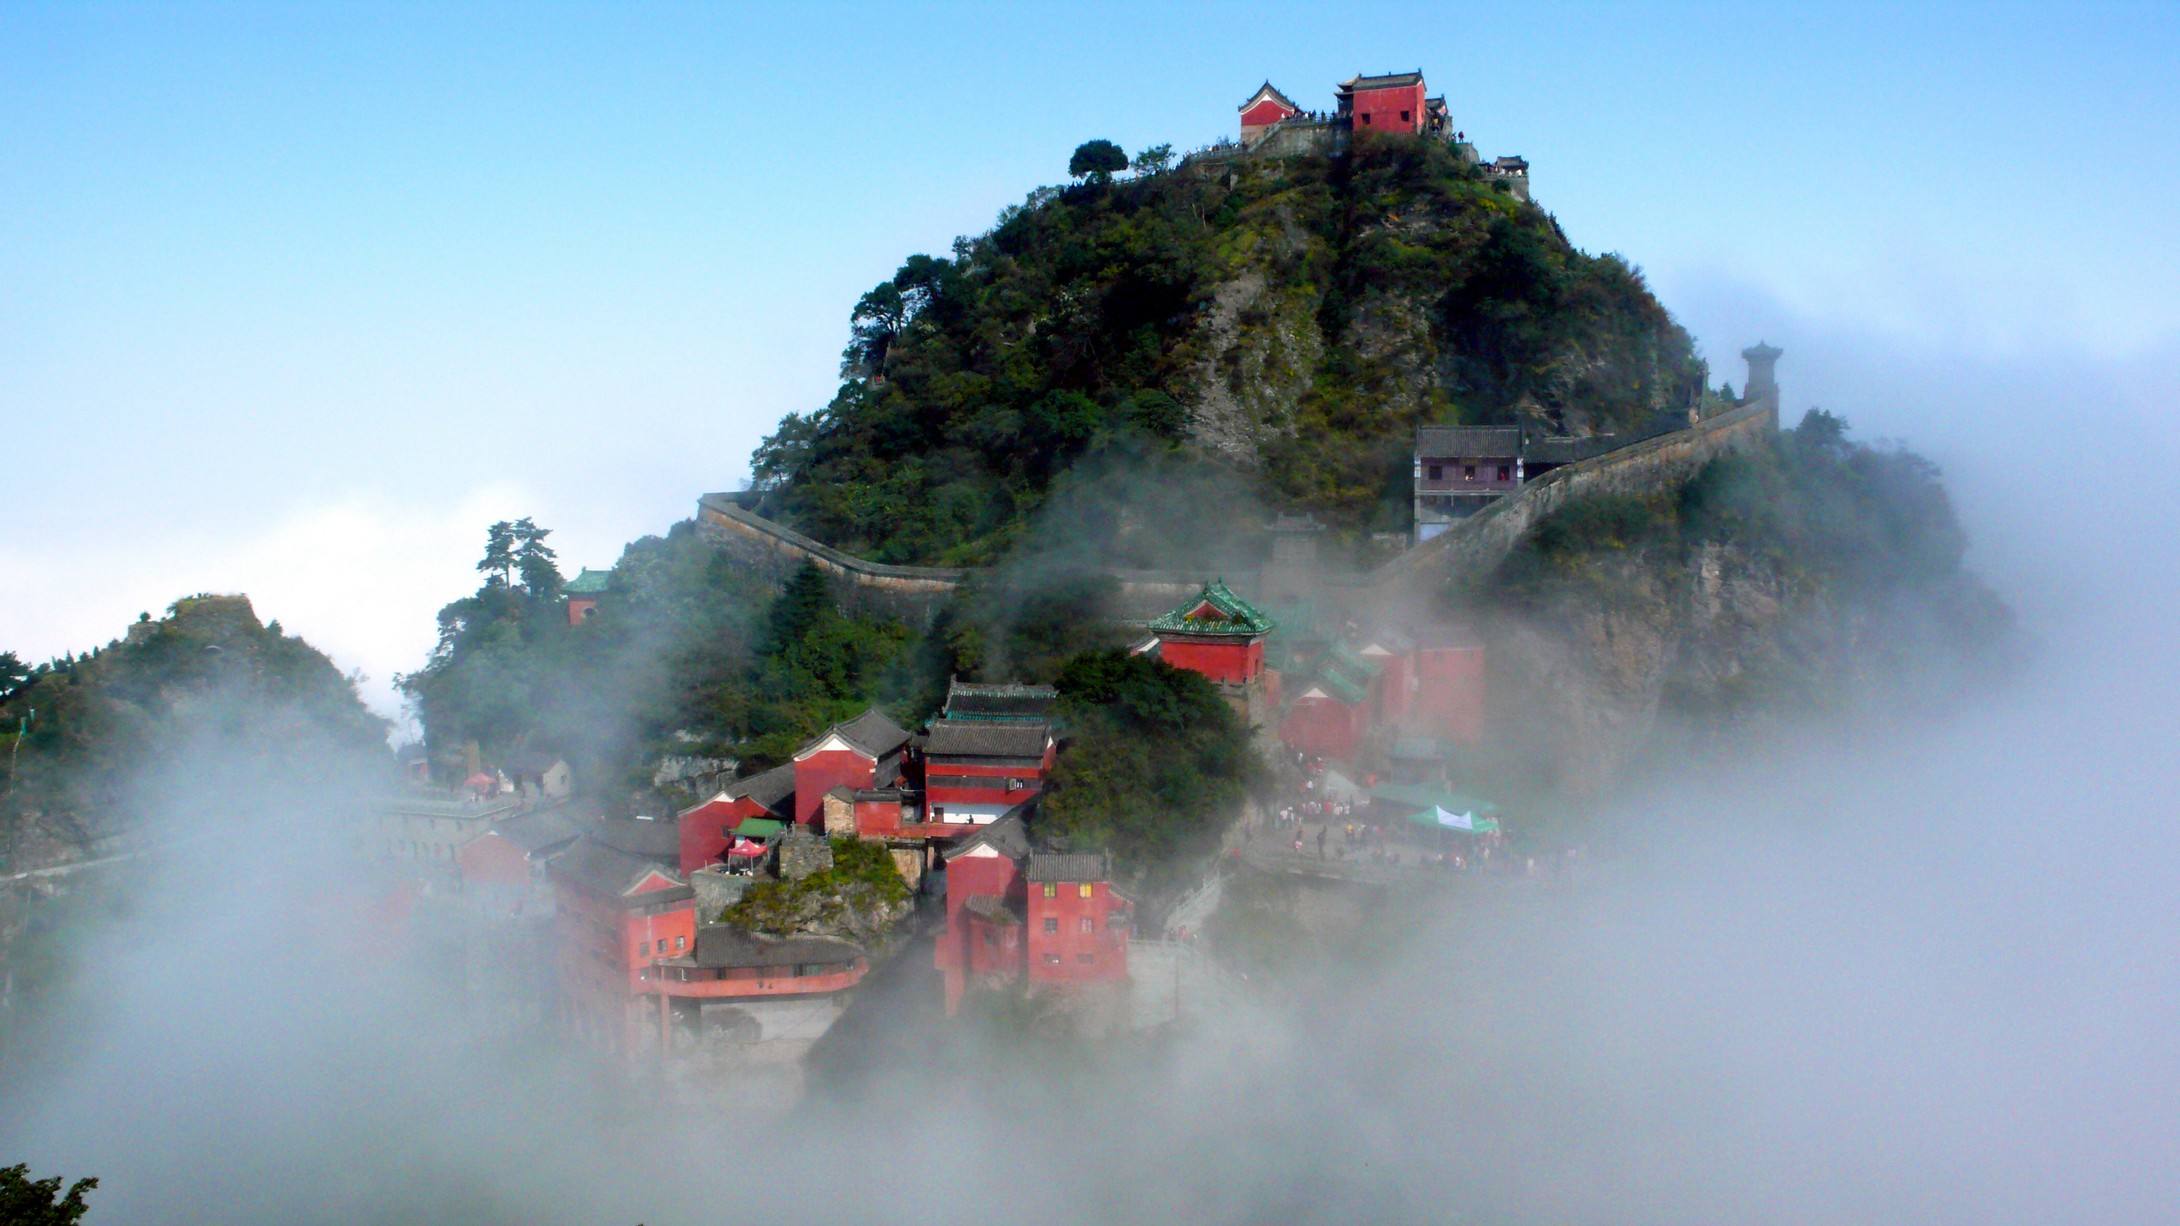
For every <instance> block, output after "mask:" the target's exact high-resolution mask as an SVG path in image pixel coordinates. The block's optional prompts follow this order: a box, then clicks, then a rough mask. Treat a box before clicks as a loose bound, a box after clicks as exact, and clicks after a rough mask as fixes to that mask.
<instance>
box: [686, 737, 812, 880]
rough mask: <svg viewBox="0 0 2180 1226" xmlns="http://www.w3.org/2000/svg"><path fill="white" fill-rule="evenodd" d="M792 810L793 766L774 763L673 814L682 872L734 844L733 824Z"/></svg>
mask: <svg viewBox="0 0 2180 1226" xmlns="http://www.w3.org/2000/svg"><path fill="white" fill-rule="evenodd" d="M794 812H795V767H794V764H793V763H787V764H783V765H780V766H775V767H773V768H772V769H771V770H768V771H765V772H763V773H762V774H756V775H750V776H748V777H747V778H743V779H737V780H735V781H734V782H732V783H730V784H728V785H727V786H726V787H724V788H722V789H720V791H719V793H718V794H717V795H715V796H713V797H712V798H711V799H709V800H707V801H704V802H703V803H701V804H696V805H691V806H689V807H688V808H686V809H683V810H682V811H681V812H680V813H679V814H677V815H676V816H675V819H674V822H675V826H676V828H677V833H678V836H679V839H680V845H681V846H680V860H679V863H680V867H681V871H682V873H683V875H687V874H689V873H693V872H695V871H696V870H698V869H700V868H702V867H704V866H705V865H707V864H717V863H719V861H720V860H721V858H723V857H724V856H725V855H726V852H727V848H728V847H730V846H732V845H733V842H734V830H735V827H736V826H738V825H740V824H741V823H742V822H743V821H744V820H745V819H748V818H753V817H754V818H782V819H785V818H790V817H792V816H793V815H794Z"/></svg>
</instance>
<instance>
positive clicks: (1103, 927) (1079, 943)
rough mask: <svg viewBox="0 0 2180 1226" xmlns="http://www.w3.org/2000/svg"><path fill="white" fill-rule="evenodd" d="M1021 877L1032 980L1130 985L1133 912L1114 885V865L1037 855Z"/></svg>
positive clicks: (1093, 858) (1097, 858) (1090, 858)
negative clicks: (1025, 888) (1026, 903)
mask: <svg viewBox="0 0 2180 1226" xmlns="http://www.w3.org/2000/svg"><path fill="white" fill-rule="evenodd" d="M1023 876H1024V878H1025V879H1026V880H1027V883H1028V891H1027V892H1028V901H1029V915H1028V921H1029V922H1028V925H1027V934H1028V935H1027V937H1026V941H1025V943H1026V945H1027V947H1028V964H1029V981H1030V982H1031V983H1032V984H1042V983H1067V984H1085V983H1120V982H1126V980H1127V978H1128V934H1129V933H1130V932H1131V931H1132V930H1133V928H1134V918H1133V912H1134V908H1133V907H1132V906H1131V905H1130V904H1129V902H1128V900H1127V899H1126V898H1123V897H1121V895H1120V894H1119V892H1118V891H1116V890H1114V889H1113V887H1112V885H1111V884H1110V878H1111V877H1112V864H1111V862H1110V861H1108V860H1107V859H1106V857H1105V856H1103V855H1100V854H1092V855H1058V854H1053V853H1048V852H1033V853H1031V855H1030V857H1029V864H1028V866H1027V868H1026V869H1025V870H1024V872H1023Z"/></svg>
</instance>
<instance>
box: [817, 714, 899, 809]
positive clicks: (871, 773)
mask: <svg viewBox="0 0 2180 1226" xmlns="http://www.w3.org/2000/svg"><path fill="white" fill-rule="evenodd" d="M908 742H909V735H908V733H907V732H906V731H905V730H904V729H902V728H901V727H900V725H898V724H896V723H894V722H893V721H892V720H890V719H887V718H886V717H885V714H884V713H883V712H881V711H879V710H878V708H876V707H872V708H871V709H870V710H868V711H865V712H863V713H862V714H861V715H858V716H856V717H855V718H854V719H851V720H848V721H846V722H845V723H838V724H834V725H833V726H832V727H830V728H827V729H826V730H825V731H824V732H823V733H820V734H819V735H818V736H816V737H814V738H812V739H811V741H810V743H809V744H807V745H804V746H803V747H802V748H801V749H800V750H798V751H796V754H795V762H794V766H795V821H796V822H797V823H799V824H801V825H804V826H813V825H816V824H818V823H819V821H820V820H821V818H822V806H823V803H824V799H825V794H826V793H827V792H830V791H832V790H833V789H834V788H837V787H846V788H851V789H871V788H884V787H890V786H892V785H893V783H894V782H895V781H896V780H898V779H899V778H900V777H901V757H902V751H903V750H905V749H906V748H907V747H908Z"/></svg>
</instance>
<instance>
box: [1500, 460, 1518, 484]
mask: <svg viewBox="0 0 2180 1226" xmlns="http://www.w3.org/2000/svg"><path fill="white" fill-rule="evenodd" d="M1513 479H1514V466H1513V465H1511V464H1501V465H1499V480H1501V481H1512V480H1513Z"/></svg>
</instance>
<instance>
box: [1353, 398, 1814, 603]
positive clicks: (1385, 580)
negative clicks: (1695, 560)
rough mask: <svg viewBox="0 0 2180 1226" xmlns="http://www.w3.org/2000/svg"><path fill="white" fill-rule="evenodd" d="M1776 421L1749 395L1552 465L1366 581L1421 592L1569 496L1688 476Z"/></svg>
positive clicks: (1769, 406) (1479, 566)
mask: <svg viewBox="0 0 2180 1226" xmlns="http://www.w3.org/2000/svg"><path fill="white" fill-rule="evenodd" d="M1778 428H1779V402H1778V399H1777V397H1771V398H1767V399H1764V400H1759V401H1752V402H1750V403H1747V404H1743V405H1741V406H1739V407H1737V408H1734V409H1730V410H1728V411H1727V412H1724V413H1721V414H1719V415H1718V416H1716V417H1713V418H1710V419H1708V420H1706V421H1703V422H1700V423H1698V424H1697V425H1695V426H1692V427H1690V428H1688V429H1686V430H1677V431H1674V432H1673V433H1671V434H1661V435H1658V436H1657V437H1655V438H1650V439H1646V440H1644V441H1642V442H1640V443H1635V444H1633V445H1631V446H1627V447H1622V448H1620V449H1619V450H1617V451H1608V452H1606V453H1605V454H1604V455H1601V456H1595V457H1592V458H1590V459H1587V460H1582V461H1579V462H1577V463H1574V464H1568V465H1565V466H1563V467H1560V468H1555V469H1553V470H1552V471H1551V472H1548V473H1546V474H1544V475H1543V476H1542V477H1539V478H1537V479H1536V480H1535V481H1532V482H1530V483H1529V484H1527V485H1525V486H1523V487H1522V490H1521V492H1520V493H1518V494H1515V495H1513V496H1512V497H1509V498H1502V499H1500V500H1499V501H1497V502H1495V503H1492V504H1491V505H1490V506H1488V507H1486V508H1484V509H1483V510H1481V511H1478V512H1477V513H1476V514H1474V515H1472V516H1470V517H1468V518H1467V519H1464V520H1461V521H1460V522H1458V523H1456V524H1455V525H1453V526H1452V527H1451V528H1448V529H1447V530H1446V531H1445V532H1444V533H1442V534H1440V535H1439V536H1436V537H1433V538H1432V539H1430V540H1428V541H1425V542H1423V543H1422V544H1420V545H1417V546H1416V547H1415V548H1413V549H1410V550H1408V551H1407V552H1406V553H1403V554H1401V555H1400V556H1399V557H1397V558H1394V559H1393V560H1392V561H1390V562H1388V563H1386V564H1385V565H1384V566H1381V567H1379V568H1378V570H1377V571H1376V573H1374V574H1373V575H1372V576H1371V580H1370V586H1371V587H1372V588H1374V589H1376V590H1377V591H1379V592H1380V593H1381V594H1386V595H1410V594H1428V593H1429V592H1432V591H1436V590H1440V589H1443V588H1444V587H1445V586H1446V585H1448V584H1449V583H1454V582H1458V581H1459V580H1460V579H1461V578H1463V577H1465V576H1471V575H1477V576H1480V575H1483V574H1487V573H1489V572H1490V571H1491V570H1492V569H1493V568H1494V567H1496V566H1497V565H1498V564H1499V562H1500V561H1501V560H1502V559H1503V558H1505V557H1506V555H1507V553H1508V552H1509V551H1510V550H1512V549H1513V548H1514V544H1515V542H1517V541H1519V540H1520V539H1521V538H1522V536H1523V534H1525V533H1527V532H1528V531H1529V529H1530V528H1532V527H1534V526H1535V525H1536V524H1537V522H1538V521H1539V520H1541V519H1543V518H1544V517H1545V516H1546V515H1549V514H1551V513H1552V512H1553V511H1554V510H1557V509H1558V508H1559V507H1561V506H1563V505H1565V503H1566V502H1567V501H1568V500H1569V499H1571V498H1580V497H1587V496H1590V495H1594V494H1645V493H1650V492H1653V491H1655V490H1657V489H1658V488H1659V487H1661V486H1665V485H1675V484H1679V483H1681V482H1684V481H1686V480H1687V479H1688V478H1690V477H1692V476H1694V475H1695V474H1696V473H1697V471H1699V470H1700V469H1701V468H1702V467H1703V466H1704V465H1705V464H1707V463H1709V462H1710V461H1711V458H1712V457H1714V456H1716V455H1718V454H1719V453H1721V452H1723V451H1728V450H1731V449H1734V448H1738V447H1746V446H1749V445H1751V444H1752V443H1753V442H1754V441H1755V440H1757V439H1760V438H1763V437H1765V436H1767V435H1769V434H1772V433H1774V432H1776V431H1777V430H1778Z"/></svg>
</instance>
